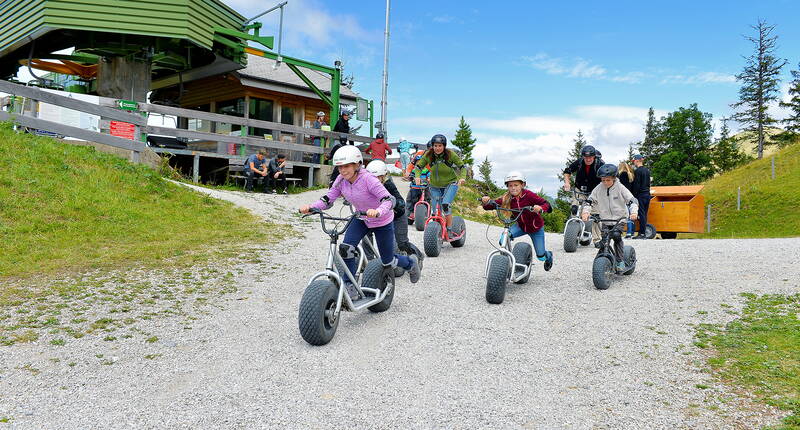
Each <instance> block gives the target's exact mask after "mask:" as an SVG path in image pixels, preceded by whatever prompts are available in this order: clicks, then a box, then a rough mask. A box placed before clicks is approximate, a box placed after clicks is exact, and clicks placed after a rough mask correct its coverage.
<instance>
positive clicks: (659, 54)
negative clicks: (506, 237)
mask: <svg viewBox="0 0 800 430" xmlns="http://www.w3.org/2000/svg"><path fill="white" fill-rule="evenodd" d="M223 1H225V2H226V3H227V4H229V5H230V6H231V7H233V8H234V9H236V10H237V11H239V12H240V13H242V14H243V15H245V16H248V17H250V16H253V15H255V14H257V13H259V12H261V11H263V10H264V9H266V8H268V7H270V6H272V5H273V4H275V3H277V0H275V1H267V2H264V1H262V0H258V1H255V0H223ZM384 6H385V2H384V1H381V0H370V1H364V2H341V1H337V2H333V1H322V0H289V4H288V6H287V9H286V16H285V25H284V33H285V34H284V36H285V39H284V43H283V49H284V53H285V54H286V55H291V56H295V57H301V58H305V59H308V60H312V61H317V62H322V63H325V64H332V63H333V61H334V60H336V59H342V60H343V61H344V64H345V72H346V73H347V74H350V73H352V74H354V75H355V82H356V84H355V90H356V91H358V92H359V93H360V94H361V95H362V96H363V97H365V98H369V99H374V100H375V102H376V106H377V105H378V103H379V100H380V85H381V72H382V62H383V29H384V13H385V10H384ZM277 16H278V15H277V13H273V14H272V15H270V16H267V17H265V19H263V21H264V23H265V27H266V29H265V30H262V33H264V34H275V33H277ZM798 16H800V2H796V1H788V0H785V1H778V0H776V1H759V2H755V1H725V2H722V1H719V2H709V1H696V0H695V1H672V2H642V1H614V2H597V1H572V2H542V1H502V2H485V1H468V0H461V1H449V0H448V1H419V0H413V1H412V0H405V1H403V0H395V1H393V2H392V22H391V45H390V55H391V56H390V64H389V112H388V119H389V134H390V138H391V140H396V139H397V138H399V137H401V136H402V137H406V138H408V139H409V140H412V141H418V142H425V141H427V139H428V138H430V136H431V135H433V134H435V133H444V134H446V135H448V136H449V137H452V136H453V133H454V130H455V128H456V125H457V123H458V118H459V117H460V116H461V115H463V116H464V117H465V118H466V120H467V122H468V123H470V125H471V126H472V129H473V132H474V135H475V137H477V138H478V146H477V148H476V150H475V155H476V158H480V159H482V158H483V157H484V156H488V157H489V159H490V160H491V161H492V163H493V165H494V175H493V176H494V177H495V178H497V179H499V178H501V177H502V176H503V175H504V174H505V172H507V171H509V170H511V169H516V170H521V171H523V172H524V173H525V174H526V175H527V176H528V178H529V184H531V185H533V186H543V187H544V188H545V191H547V192H548V193H553V192H554V190H555V189H556V187H557V186H558V184H557V180H556V174H557V173H558V170H559V168H560V167H561V166H563V164H564V161H565V156H566V153H567V151H568V150H569V148H570V147H571V145H572V139H573V138H574V136H575V134H576V132H577V131H578V130H579V129H580V130H583V132H584V133H585V134H586V135H587V137H588V139H589V141H590V142H591V143H593V144H595V145H596V146H597V147H598V148H599V149H600V150H601V151H602V152H603V154H604V158H605V159H606V161H608V162H617V161H619V160H620V159H621V158H622V157H623V156H624V154H626V153H627V146H628V144H629V143H630V142H632V141H636V140H638V139H640V138H641V136H642V128H643V123H644V121H645V119H646V113H647V108H648V107H650V106H653V107H654V108H655V109H656V110H657V113H658V114H659V116H660V115H663V114H665V113H667V112H669V111H672V110H674V109H676V108H678V107H680V106H688V105H689V104H691V103H698V105H699V107H700V109H702V110H703V111H706V112H710V113H712V114H713V115H714V118H715V119H719V118H720V116H728V115H730V113H731V110H730V108H729V107H728V105H729V104H730V103H732V102H733V101H735V100H736V98H737V91H738V84H737V83H736V82H735V79H734V75H735V74H736V73H738V72H739V71H740V70H741V68H742V66H743V65H744V60H743V59H742V56H743V55H749V54H750V52H751V45H750V44H749V42H747V41H746V40H744V39H743V37H742V35H743V34H753V30H752V29H751V28H750V25H753V24H755V23H756V21H757V19H759V18H761V19H764V20H766V21H767V22H768V23H770V24H774V25H776V27H777V28H776V34H777V35H778V36H779V37H780V39H779V42H778V43H779V50H778V54H779V56H781V57H783V58H786V59H788V60H789V65H788V66H787V67H786V69H785V73H784V75H785V78H784V82H783V92H784V93H785V86H786V83H787V82H788V80H789V79H788V77H789V69H790V68H791V69H797V65H798V62H800V26H797V25H796V20H797V17H798ZM773 112H774V113H775V114H776V115H778V116H780V115H781V111H780V109H777V108H775V109H773ZM734 128H735V125H734Z"/></svg>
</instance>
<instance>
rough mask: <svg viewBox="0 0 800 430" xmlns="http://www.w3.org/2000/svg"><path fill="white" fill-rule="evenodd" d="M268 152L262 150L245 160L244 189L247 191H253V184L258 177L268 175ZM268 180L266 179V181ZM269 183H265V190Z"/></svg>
mask: <svg viewBox="0 0 800 430" xmlns="http://www.w3.org/2000/svg"><path fill="white" fill-rule="evenodd" d="M266 158H267V152H266V151H265V150H263V149H262V150H260V151H258V152H257V153H255V154H252V155H250V156H249V157H247V159H246V160H245V161H244V176H245V180H244V189H245V190H246V191H247V192H252V191H253V184H254V183H255V181H256V179H258V178H266V176H267V160H266ZM265 182H266V181H265ZM266 187H267V184H266V183H265V184H264V191H265V192H266V190H267V188H266Z"/></svg>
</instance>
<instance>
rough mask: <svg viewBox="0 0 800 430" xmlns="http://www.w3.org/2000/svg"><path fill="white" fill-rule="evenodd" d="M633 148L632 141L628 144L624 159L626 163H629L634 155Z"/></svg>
mask: <svg viewBox="0 0 800 430" xmlns="http://www.w3.org/2000/svg"><path fill="white" fill-rule="evenodd" d="M633 148H634V144H633V143H629V144H628V159H627V160H625V162H626V163H630V162H631V160H633V156H634V155H636V151H634V149H633Z"/></svg>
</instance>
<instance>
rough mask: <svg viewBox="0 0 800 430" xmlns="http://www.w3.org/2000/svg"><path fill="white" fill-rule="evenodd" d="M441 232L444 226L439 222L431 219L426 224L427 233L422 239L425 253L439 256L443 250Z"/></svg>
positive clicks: (430, 255)
mask: <svg viewBox="0 0 800 430" xmlns="http://www.w3.org/2000/svg"><path fill="white" fill-rule="evenodd" d="M441 234H442V226H441V224H439V223H438V222H436V221H431V222H429V223H428V225H426V226H425V233H424V234H423V238H422V239H423V245H424V248H425V255H427V256H428V257H438V256H439V254H440V253H441V252H442V242H441V241H440V236H441Z"/></svg>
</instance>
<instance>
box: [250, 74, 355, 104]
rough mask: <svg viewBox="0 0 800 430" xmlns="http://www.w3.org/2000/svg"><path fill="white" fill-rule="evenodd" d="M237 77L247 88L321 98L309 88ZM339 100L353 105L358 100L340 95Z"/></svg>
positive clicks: (327, 92)
mask: <svg viewBox="0 0 800 430" xmlns="http://www.w3.org/2000/svg"><path fill="white" fill-rule="evenodd" d="M237 75H238V78H239V81H240V82H241V83H242V85H244V86H246V87H253V88H259V89H262V90H269V91H275V92H279V93H285V94H292V95H295V96H300V97H307V98H311V99H317V100H319V97H317V95H316V94H314V92H313V91H311V90H310V89H309V88H305V87H300V86H295V85H290V84H286V83H283V82H275V81H268V80H263V79H254V78H250V77H247V76H242V75H241V74H238V73H237ZM325 93H326V94H330V91H325ZM339 99H340V100H341V101H348V102H352V103H355V102H356V98H355V97H352V96H349V95H345V94H340V95H339Z"/></svg>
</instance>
